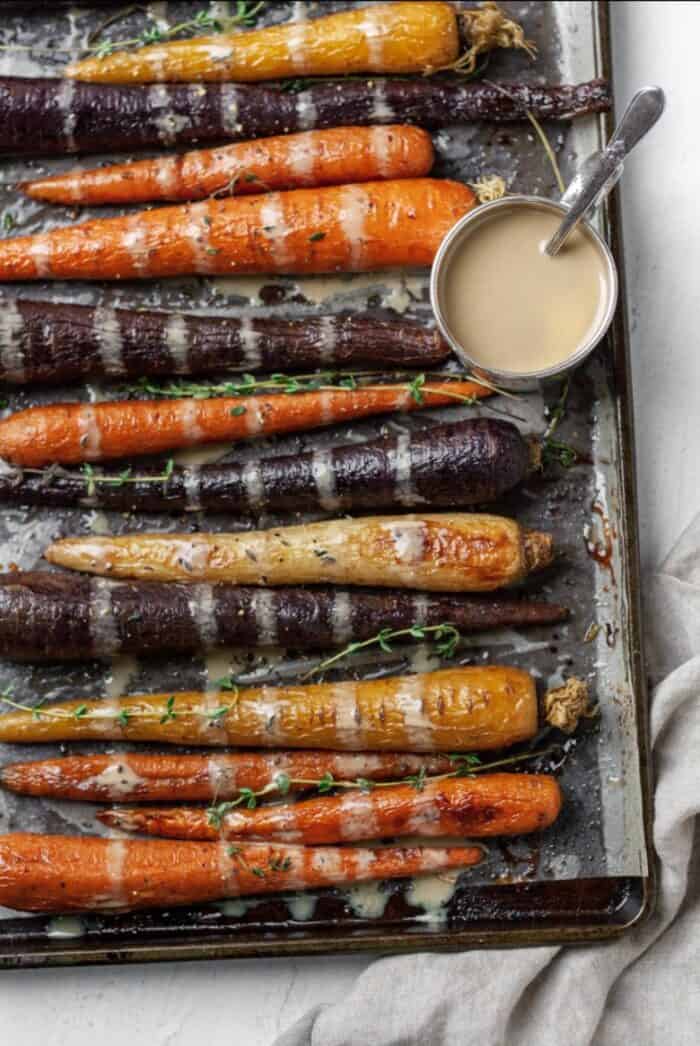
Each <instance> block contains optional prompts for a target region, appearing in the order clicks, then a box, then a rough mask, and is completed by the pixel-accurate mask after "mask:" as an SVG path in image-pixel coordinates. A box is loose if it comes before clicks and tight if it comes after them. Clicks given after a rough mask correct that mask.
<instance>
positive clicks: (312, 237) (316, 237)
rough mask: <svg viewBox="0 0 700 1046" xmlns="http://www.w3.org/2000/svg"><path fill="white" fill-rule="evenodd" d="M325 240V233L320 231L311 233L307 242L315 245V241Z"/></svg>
mask: <svg viewBox="0 0 700 1046" xmlns="http://www.w3.org/2000/svg"><path fill="white" fill-rule="evenodd" d="M325 238H326V234H325V232H320V231H319V232H312V233H311V235H310V236H309V240H310V241H311V243H316V241H317V240H325Z"/></svg>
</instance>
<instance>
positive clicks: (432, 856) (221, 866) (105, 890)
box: [0, 833, 483, 912]
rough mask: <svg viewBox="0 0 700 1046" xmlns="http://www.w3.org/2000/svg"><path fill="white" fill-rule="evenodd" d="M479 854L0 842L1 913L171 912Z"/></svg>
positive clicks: (57, 839)
mask: <svg viewBox="0 0 700 1046" xmlns="http://www.w3.org/2000/svg"><path fill="white" fill-rule="evenodd" d="M482 855H483V854H482V850H481V848H479V847H476V846H454V847H415V846H412V847H409V848H403V849H399V848H396V847H387V848H380V849H377V850H369V849H359V848H357V847H354V846H347V847H334V846H324V847H321V848H314V847H307V846H279V845H267V844H255V843H252V844H248V845H246V846H232V845H230V844H229V843H189V842H171V841H170V840H166V839H98V838H94V837H91V836H66V835H31V834H24V833H17V834H16V835H4V836H0V905H4V906H5V907H7V908H16V909H19V910H20V911H29V912H66V911H90V910H105V909H107V910H112V911H113V910H115V909H124V908H127V909H132V908H169V907H175V906H177V905H191V904H200V903H204V902H207V901H217V900H222V899H223V898H226V897H245V896H247V895H249V894H265V893H277V892H279V891H283V890H306V889H311V888H313V887H321V886H336V885H342V884H350V883H359V882H366V881H368V880H371V879H403V878H407V877H410V876H413V875H420V874H421V873H425V872H435V871H442V870H444V869H447V868H468V867H470V866H472V865H474V864H477V863H478V862H479V861H480V860H481V858H482Z"/></svg>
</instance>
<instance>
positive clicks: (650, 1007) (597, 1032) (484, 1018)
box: [275, 516, 700, 1046]
mask: <svg viewBox="0 0 700 1046" xmlns="http://www.w3.org/2000/svg"><path fill="white" fill-rule="evenodd" d="M644 597H645V606H646V608H647V613H646V621H647V626H648V636H647V638H648V650H647V653H648V657H649V667H650V670H651V674H652V679H653V680H654V681H657V680H661V682H658V684H657V685H656V687H655V690H654V693H653V703H652V741H653V746H654V760H655V770H656V795H655V806H654V844H655V847H656V851H657V854H658V857H659V862H660V890H659V901H658V905H657V909H656V911H655V913H654V914H653V915H652V917H651V918H650V919H647V920H646V921H645V922H644V923H643V924H641V925H640V926H639V928H638V929H634V930H632V931H630V932H629V933H628V934H627V935H626V936H624V937H623V938H621V939H620V940H619V941H612V942H609V943H603V944H598V945H581V946H569V947H561V948H560V947H542V948H524V949H520V950H510V949H508V950H500V949H499V950H496V951H469V952H463V953H461V954H458V955H440V954H420V955H412V956H402V957H398V958H387V959H380V960H378V961H377V962H375V963H373V964H372V965H371V966H369V967H368V968H367V969H366V970H365V971H364V972H363V973H362V974H361V975H360V977H359V978H358V980H357V982H356V984H355V986H354V988H353V990H352V991H351V992H350V993H349V994H348V996H347V997H346V998H345V999H344V1000H343V1001H342V1002H339V1003H336V1004H334V1005H332V1006H319V1007H316V1008H315V1009H313V1010H312V1011H310V1012H309V1013H308V1014H306V1015H305V1016H304V1017H303V1018H302V1019H301V1020H300V1021H298V1022H297V1023H296V1024H295V1025H294V1026H293V1027H292V1028H290V1029H289V1030H288V1031H287V1032H286V1033H285V1034H283V1035H282V1036H281V1037H280V1038H278V1039H277V1041H276V1043H275V1046H419V1044H420V1046H472V1044H473V1046H562V1044H566V1046H619V1044H620V1043H622V1042H624V1041H626V1040H628V1039H629V1040H630V1041H634V1042H635V1043H636V1044H638V1046H656V1044H659V1046H661V1044H663V1046H669V1044H672V1046H696V1044H697V1042H698V1037H699V1035H700V1033H699V1032H698V1022H699V1020H700V991H698V970H699V969H700V965H699V964H700V840H699V841H698V842H696V843H695V845H694V828H695V824H694V821H695V815H696V814H697V813H698V810H699V808H700V516H698V517H696V518H695V520H694V521H693V523H691V525H690V526H689V527H688V529H687V530H686V531H685V533H684V534H683V535H682V536H681V538H680V540H679V541H678V543H677V544H676V546H675V547H674V549H673V550H672V552H671V553H670V555H669V556H668V558H667V559H666V560H665V561H664V563H663V564H662V565H661V567H660V568H659V570H658V571H657V572H656V573H654V574H652V575H651V577H650V578H649V579H648V580H647V583H646V585H645V591H644Z"/></svg>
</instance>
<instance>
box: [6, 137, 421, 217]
mask: <svg viewBox="0 0 700 1046" xmlns="http://www.w3.org/2000/svg"><path fill="white" fill-rule="evenodd" d="M433 159H434V153H433V144H432V141H431V138H430V135H429V134H428V133H427V131H423V130H421V129H420V128H418V127H408V126H404V125H401V124H394V125H390V126H388V127H379V126H377V127H343V128H339V127H334V128H331V129H330V130H327V131H308V132H306V133H302V134H289V135H279V136H277V137H275V138H261V139H259V140H258V141H252V142H240V143H239V144H236V145H225V146H222V147H221V148H220V149H199V150H197V151H195V152H189V153H184V155H181V156H157V157H155V158H153V159H149V160H138V161H135V162H132V163H119V164H112V165H110V166H108V167H93V168H91V169H89V170H84V169H82V168H78V169H77V170H74V171H67V172H65V173H63V174H54V175H50V176H48V177H46V178H37V179H35V180H34V181H31V182H23V183H22V185H20V188H21V189H22V190H23V191H24V192H25V193H26V194H27V195H28V196H31V197H32V199H34V200H45V201H47V202H48V203H64V204H68V205H74V204H83V205H86V206H87V205H95V204H115V203H147V202H148V201H149V200H203V199H205V198H206V197H207V196H212V195H220V196H233V195H235V196H240V195H241V194H248V195H250V194H253V193H261V192H271V191H272V190H275V189H298V188H302V187H303V186H306V185H340V184H342V183H344V182H368V181H373V180H374V179H380V178H418V177H421V176H422V175H426V174H427V173H428V172H429V171H430V168H431V167H432V165H433Z"/></svg>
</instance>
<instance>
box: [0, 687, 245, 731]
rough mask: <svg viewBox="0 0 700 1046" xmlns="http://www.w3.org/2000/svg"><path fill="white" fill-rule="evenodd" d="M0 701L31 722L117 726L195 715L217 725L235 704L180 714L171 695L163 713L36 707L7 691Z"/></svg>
mask: <svg viewBox="0 0 700 1046" xmlns="http://www.w3.org/2000/svg"><path fill="white" fill-rule="evenodd" d="M0 702H3V703H4V704H6V705H9V706H10V707H11V708H16V709H17V710H18V711H20V712H30V713H31V716H32V719H36V720H39V721H41V720H44V719H58V720H63V721H65V720H71V719H81V720H84V719H114V720H115V721H116V722H117V723H118V724H119V725H120V726H121V727H126V726H128V725H129V723H130V722H131V720H132V719H153V718H154V717H156V716H158V718H159V723H160V725H161V726H163V725H165V724H166V723H171V722H174V721H175V720H176V719H179V718H180V716H181V715H186V716H198V717H200V718H202V719H206V720H208V721H209V722H210V723H212V724H214V725H215V724H217V723H219V722H220V721H221V720H222V719H223V718H224V717H225V716H227V715H228V714H229V712H231V711H232V710H233V708H234V707H235V702H233V703H231V704H226V705H219V707H218V708H187V709H186V710H185V711H184V712H178V711H177V710H176V707H175V697H174V695H173V696H171V697H169V698H168V699H167V701H166V703H165V711H163V712H160V713H159V711H158V710H157V709H155V708H154V707H153V706H150V707H149V706H148V705H145V704H139V703H138V702H137V703H135V704H134V705H133V706H131V707H129V706H125V707H123V708H118V709H117V708H111V707H110V706H109V705H104V706H99V707H94V708H90V706H89V705H86V704H80V705H77V706H76V707H75V708H73V709H67V708H50V707H49V708H46V707H45V702H44V701H40V702H39V703H38V704H37V705H24V704H21V703H20V702H19V701H15V700H13V699H12V698H11V697H10V691H9V690H5V691H4V692H3V693H0Z"/></svg>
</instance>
